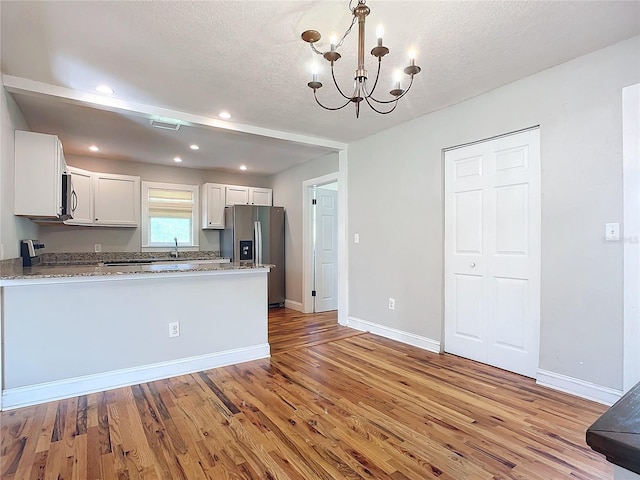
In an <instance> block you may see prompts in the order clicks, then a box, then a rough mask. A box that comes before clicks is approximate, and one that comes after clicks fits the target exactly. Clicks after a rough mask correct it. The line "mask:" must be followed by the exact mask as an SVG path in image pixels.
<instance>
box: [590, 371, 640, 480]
mask: <svg viewBox="0 0 640 480" xmlns="http://www.w3.org/2000/svg"><path fill="white" fill-rule="evenodd" d="M587 444H588V445H589V446H590V447H591V448H592V449H593V450H595V451H596V452H599V453H602V454H604V455H605V456H606V457H607V460H608V461H610V462H611V463H613V464H615V465H618V466H620V467H622V468H625V469H627V470H629V471H631V472H634V473H637V474H639V475H640V383H638V384H637V385H636V386H635V387H633V388H632V389H631V390H629V391H628V392H627V393H626V394H625V395H624V396H623V397H622V398H621V399H620V400H618V401H617V402H616V403H615V404H614V405H613V406H612V407H611V408H610V409H609V410H607V411H606V412H605V413H604V414H602V416H601V417H600V418H599V419H598V420H596V421H595V423H594V424H593V425H591V426H590V427H589V428H588V429H587Z"/></svg>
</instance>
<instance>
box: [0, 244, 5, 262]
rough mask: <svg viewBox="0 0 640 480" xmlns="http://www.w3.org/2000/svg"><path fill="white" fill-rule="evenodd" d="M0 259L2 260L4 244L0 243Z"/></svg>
mask: <svg viewBox="0 0 640 480" xmlns="http://www.w3.org/2000/svg"><path fill="white" fill-rule="evenodd" d="M0 260H4V245H3V244H2V243H0Z"/></svg>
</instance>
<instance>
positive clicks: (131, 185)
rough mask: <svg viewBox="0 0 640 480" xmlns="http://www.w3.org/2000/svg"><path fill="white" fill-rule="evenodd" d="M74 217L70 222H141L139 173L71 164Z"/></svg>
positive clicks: (108, 224)
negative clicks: (111, 170)
mask: <svg viewBox="0 0 640 480" xmlns="http://www.w3.org/2000/svg"><path fill="white" fill-rule="evenodd" d="M69 172H70V173H71V179H72V183H73V189H74V192H75V195H74V197H73V204H72V207H74V213H73V219H71V220H67V221H66V222H65V223H66V224H67V225H88V226H102V227H137V226H138V224H139V223H140V177H134V176H130V175H115V174H110V173H96V172H89V171H87V170H81V169H79V168H75V167H69Z"/></svg>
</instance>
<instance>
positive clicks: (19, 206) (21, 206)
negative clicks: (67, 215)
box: [14, 130, 66, 219]
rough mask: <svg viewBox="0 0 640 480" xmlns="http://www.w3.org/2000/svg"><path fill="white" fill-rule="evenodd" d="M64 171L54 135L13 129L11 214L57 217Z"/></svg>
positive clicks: (58, 146)
mask: <svg viewBox="0 0 640 480" xmlns="http://www.w3.org/2000/svg"><path fill="white" fill-rule="evenodd" d="M65 171H66V164H65V161H64V154H63V152H62V144H61V143H60V140H59V139H58V137H56V136H55V135H46V134H44V133H35V132H24V131H21V130H16V131H15V203H14V213H15V214H16V215H24V216H27V217H31V218H34V219H37V218H43V217H49V218H52V217H57V216H59V215H60V214H61V213H62V212H63V207H62V174H63V173H65Z"/></svg>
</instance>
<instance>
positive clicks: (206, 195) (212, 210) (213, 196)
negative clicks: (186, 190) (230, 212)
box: [200, 183, 226, 229]
mask: <svg viewBox="0 0 640 480" xmlns="http://www.w3.org/2000/svg"><path fill="white" fill-rule="evenodd" d="M225 189H226V187H225V185H220V184H219V183H205V184H204V185H202V186H201V187H200V199H201V202H202V228H204V229H210V228H213V229H222V228H224V207H225Z"/></svg>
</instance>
